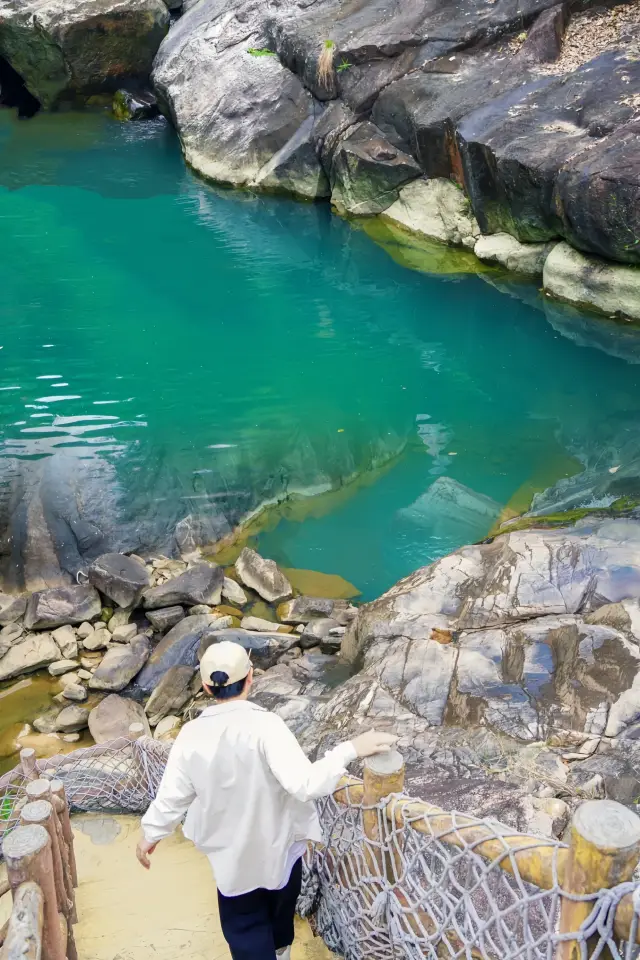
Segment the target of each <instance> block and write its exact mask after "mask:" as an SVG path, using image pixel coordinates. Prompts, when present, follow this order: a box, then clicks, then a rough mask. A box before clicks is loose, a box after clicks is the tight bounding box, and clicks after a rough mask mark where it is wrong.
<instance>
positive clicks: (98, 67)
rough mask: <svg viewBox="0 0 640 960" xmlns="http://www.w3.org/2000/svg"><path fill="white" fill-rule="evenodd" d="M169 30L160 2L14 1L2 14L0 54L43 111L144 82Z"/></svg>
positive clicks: (136, 0) (118, 0)
mask: <svg viewBox="0 0 640 960" xmlns="http://www.w3.org/2000/svg"><path fill="white" fill-rule="evenodd" d="M168 23H169V15H168V12H167V9H166V7H165V6H164V4H163V3H162V2H161V0H125V2H122V0H97V2H96V0H84V2H80V3H73V4H70V3H65V2H64V0H28V2H26V3H20V2H18V0H14V2H9V3H6V4H5V6H4V9H3V12H2V27H1V29H0V54H1V55H2V56H3V57H5V59H6V60H8V61H9V63H10V64H11V66H12V67H13V68H14V70H16V71H17V72H18V73H19V74H20V76H21V77H22V78H23V80H24V82H25V84H26V87H27V89H28V90H29V92H30V93H31V94H33V96H34V97H36V99H37V100H39V101H40V103H41V104H42V105H43V106H44V107H46V108H49V107H52V106H53V105H54V104H55V103H57V102H58V101H59V100H60V99H63V98H70V97H72V96H73V95H74V94H75V95H77V94H84V95H91V94H93V93H97V92H100V91H114V90H116V89H117V88H118V86H119V85H120V83H121V82H122V81H123V80H125V79H126V80H134V81H135V80H145V79H147V78H148V77H149V74H150V72H151V65H152V62H153V57H154V55H155V53H156V51H157V49H158V47H159V45H160V42H161V40H162V38H163V37H164V35H165V33H166V32H167V27H168Z"/></svg>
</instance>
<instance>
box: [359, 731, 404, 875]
mask: <svg viewBox="0 0 640 960" xmlns="http://www.w3.org/2000/svg"><path fill="white" fill-rule="evenodd" d="M363 779H364V783H363V794H362V805H363V807H365V808H366V807H374V806H375V805H376V804H378V803H379V802H380V800H382V799H384V797H388V796H389V794H390V793H402V791H403V789H404V760H403V759H402V755H401V754H400V753H399V752H398V751H397V750H390V751H389V753H379V754H377V755H376V756H374V757H368V758H367V759H366V760H365V762H364V778H363ZM380 818H386V812H385V811H384V810H380V809H376V810H367V809H363V811H362V826H363V829H364V835H365V837H366V838H367V840H370V841H371V845H370V847H369V849H367V848H365V857H366V860H367V864H368V866H369V869H370V870H371V871H372V872H373V873H376V874H378V875H381V876H384V877H386V878H387V879H388V880H389V882H390V883H395V882H396V880H397V879H398V877H399V876H400V875H401V870H400V859H401V856H400V855H401V851H400V850H399V849H398V850H394V851H391V850H387V851H385V850H384V849H383V848H382V847H381V846H380V844H381V843H382V842H383V840H384V834H382V835H381V832H380V822H381V821H380Z"/></svg>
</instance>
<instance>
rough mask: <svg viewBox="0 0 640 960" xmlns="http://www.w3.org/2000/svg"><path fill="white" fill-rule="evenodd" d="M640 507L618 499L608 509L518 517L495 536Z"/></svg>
mask: <svg viewBox="0 0 640 960" xmlns="http://www.w3.org/2000/svg"><path fill="white" fill-rule="evenodd" d="M638 506H640V500H634V499H633V498H631V497H620V498H619V499H618V500H614V502H613V503H612V504H611V505H610V506H609V507H577V508H575V509H573V510H562V511H560V512H559V513H547V514H545V515H544V516H540V517H520V519H519V520H513V521H508V522H507V524H506V525H504V526H503V527H502V528H501V529H500V530H498V531H496V534H494V535H495V536H498V535H501V534H505V533H513V532H514V531H516V530H537V529H553V528H554V527H570V526H572V525H573V524H574V523H577V522H578V520H584V518H585V517H621V516H625V515H628V514H630V513H631V511H632V510H634V509H635V508H636V507H638Z"/></svg>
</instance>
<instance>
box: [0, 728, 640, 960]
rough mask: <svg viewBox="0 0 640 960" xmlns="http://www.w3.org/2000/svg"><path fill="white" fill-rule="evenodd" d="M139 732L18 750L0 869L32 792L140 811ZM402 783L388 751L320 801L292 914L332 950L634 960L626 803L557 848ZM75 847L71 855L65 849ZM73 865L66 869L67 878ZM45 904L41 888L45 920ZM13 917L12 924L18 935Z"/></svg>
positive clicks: (594, 808)
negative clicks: (46, 750)
mask: <svg viewBox="0 0 640 960" xmlns="http://www.w3.org/2000/svg"><path fill="white" fill-rule="evenodd" d="M141 732H142V728H139V729H133V728H132V731H131V735H130V737H129V738H122V739H119V740H114V741H112V742H110V743H105V744H100V745H97V746H94V747H89V748H86V749H81V750H76V751H74V752H73V753H70V754H67V755H64V756H58V757H54V758H52V759H46V760H36V759H35V756H34V755H33V751H29V750H25V751H23V752H22V754H21V764H20V766H19V767H17V768H16V769H15V770H13V771H11V773H9V774H5V776H4V777H2V778H0V811H1V812H2V820H1V826H0V832H1V833H2V836H3V852H4V855H5V860H6V861H7V864H9V861H10V854H11V849H12V844H13V845H14V846H15V838H16V836H18V835H19V833H20V831H23V832H24V830H25V810H26V811H27V813H26V817H27V819H28V818H29V817H33V816H35V815H36V814H35V813H34V811H33V809H31V812H30V811H29V809H28V807H31V808H32V807H33V794H34V790H35V792H36V793H38V792H39V791H40V792H41V793H42V794H43V795H44V794H46V793H47V790H49V792H50V793H52V792H55V793H56V795H57V796H58V797H59V796H61V795H64V796H66V800H67V801H68V804H69V807H70V809H71V811H72V812H87V811H96V812H111V813H139V814H141V813H143V812H144V811H145V810H146V809H147V807H148V805H149V803H150V802H151V800H152V799H153V797H154V796H155V793H156V791H157V788H158V785H159V783H160V779H161V777H162V773H163V770H164V766H165V764H166V760H167V757H168V754H169V750H170V745H169V744H165V743H160V742H159V741H156V740H152V739H151V738H149V737H146V736H140V733H141ZM37 784H39V785H40V786H35V785H37ZM42 784H44V786H42ZM54 785H55V787H54ZM403 787H404V766H403V762H402V757H401V756H400V754H398V753H397V752H395V751H394V752H392V753H391V754H389V755H384V756H380V757H374V758H371V759H370V760H369V761H367V762H366V763H365V769H364V779H363V780H358V779H356V778H353V777H348V778H344V780H343V781H341V783H340V785H339V787H338V789H337V790H336V791H335V793H334V794H333V796H331V797H328V798H326V799H324V800H321V801H319V802H318V812H319V815H320V821H321V824H322V830H323V835H324V842H323V844H318V845H316V846H315V847H314V848H313V849H312V850H311V849H310V850H309V852H308V854H307V857H306V858H305V869H304V883H303V892H302V895H301V898H300V902H299V910H300V912H301V913H302V914H303V915H305V916H310V917H313V922H314V924H315V926H316V928H317V931H318V933H320V934H321V936H322V937H323V938H324V940H325V942H326V943H327V945H328V946H329V948H330V949H331V950H332V951H333V952H334V953H336V954H337V955H338V956H341V957H344V958H345V960H404V958H407V960H418V958H423V957H427V958H430V960H520V958H522V960H597V958H602V960H638V958H639V957H640V949H639V947H638V943H640V938H639V936H638V910H640V883H637V882H635V881H634V880H633V879H632V878H633V875H634V870H635V869H636V866H637V864H638V861H639V859H640V818H639V817H637V816H636V814H635V813H633V812H632V811H631V810H629V809H627V808H626V807H623V806H622V805H620V804H617V803H614V802H613V801H609V800H596V801H587V802H585V803H583V804H582V805H581V806H580V807H578V809H577V811H576V813H575V815H574V817H573V820H572V823H571V826H570V829H569V837H568V843H562V842H560V841H558V840H553V839H547V838H542V837H536V836H528V835H525V834H521V833H517V832H515V831H514V830H512V829H511V828H509V827H507V826H505V825H504V824H501V823H499V822H498V821H494V820H491V819H478V818H476V817H472V816H468V815H465V814H459V813H455V812H447V811H444V810H441V809H440V808H439V807H436V806H434V805H432V804H429V803H427V802H425V801H422V800H415V799H411V798H410V797H407V796H405V794H404V790H403ZM36 813H37V811H36ZM40 814H42V811H40ZM63 820H64V817H63V816H62V808H61V815H60V821H61V824H62V821H63ZM69 832H70V831H69ZM68 847H69V843H68V841H67V848H68ZM70 849H71V856H72V853H73V845H72V844H71V847H70ZM54 860H55V857H54ZM52 869H54V873H55V862H53V861H52ZM74 870H75V865H73V866H72V865H71V863H70V864H69V877H70V878H71V884H72V885H73V883H74V882H76V881H77V877H74ZM58 873H59V878H58V879H59V880H60V877H62V878H63V879H62V881H60V882H62V883H63V886H64V884H65V883H66V887H64V888H65V889H66V892H67V898H66V900H64V899H62V898H60V897H59V894H56V896H58V897H59V899H60V903H59V905H58V906H59V908H60V909H59V910H58V911H57V913H59V914H60V916H64V917H65V919H66V921H67V928H66V929H68V930H70V929H71V923H72V922H73V911H74V910H75V906H74V903H73V897H72V887H71V889H69V879H67V880H66V881H64V871H62V873H60V871H58ZM59 887H60V883H58V887H57V888H56V889H58V888H59ZM7 889H8V887H7ZM12 889H14V890H17V887H16V885H15V884H13V885H12ZM5 892H6V891H5ZM2 893H3V890H2V887H0V895H2ZM52 895H53V894H51V891H49V896H52ZM25 903H26V905H27V907H28V908H29V909H31V911H32V913H33V914H34V916H35V915H36V914H37V892H36V891H34V890H33V888H30V887H29V888H25V890H23V891H22V893H21V894H20V897H19V898H18V897H17V896H16V899H15V901H14V918H16V910H17V909H18V908H17V906H16V904H18V905H20V904H22V905H21V906H20V909H19V910H18V914H20V916H21V917H23V918H24V916H26V915H27V914H28V910H27V907H25ZM65 903H66V904H67V907H66V908H65ZM46 906H47V892H46V890H45V891H44V908H45V914H44V915H45V918H46ZM65 909H66V913H65ZM25 911H26V913H25ZM34 911H35V913H34ZM18 919H19V918H18ZM18 919H15V923H14V919H12V924H13V926H14V928H15V929H17V926H16V925H18ZM34 922H36V921H34ZM10 929H11V928H10ZM14 932H15V930H14ZM10 940H11V938H10V937H9V936H8V934H7V939H6V942H5V947H3V951H2V953H1V954H0V960H9V958H11V960H14V958H17V957H24V958H25V960H27V958H30V957H31V954H29V953H16V952H15V947H14V948H13V952H11V953H8V952H7V944H8V943H9V942H10ZM45 940H46V938H45ZM13 941H15V936H14V938H13ZM13 941H12V942H13ZM73 951H74V947H73V944H72V938H71V940H69V949H68V951H67V952H66V953H62V954H61V953H54V952H51V949H50V948H48V947H46V944H45V942H44V941H43V953H42V957H43V960H62V958H64V957H67V960H76V957H75V955H74V952H73ZM34 956H35V954H34Z"/></svg>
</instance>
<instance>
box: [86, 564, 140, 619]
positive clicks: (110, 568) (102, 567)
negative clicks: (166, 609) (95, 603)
mask: <svg viewBox="0 0 640 960" xmlns="http://www.w3.org/2000/svg"><path fill="white" fill-rule="evenodd" d="M88 577H89V583H91V584H92V585H93V586H94V587H96V589H98V590H99V591H100V593H102V594H104V596H105V597H108V598H109V600H113V602H114V603H117V604H118V606H119V607H135V606H137V605H138V603H139V602H140V598H141V596H142V591H143V590H145V589H146V588H147V587H148V586H149V574H148V573H147V568H146V567H145V565H144V564H143V563H141V562H140V560H136V559H135V558H134V557H127V556H125V555H124V554H122V553H104V554H103V555H102V556H101V557H98V559H97V560H94V561H93V563H92V564H91V566H90V567H89V571H88Z"/></svg>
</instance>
